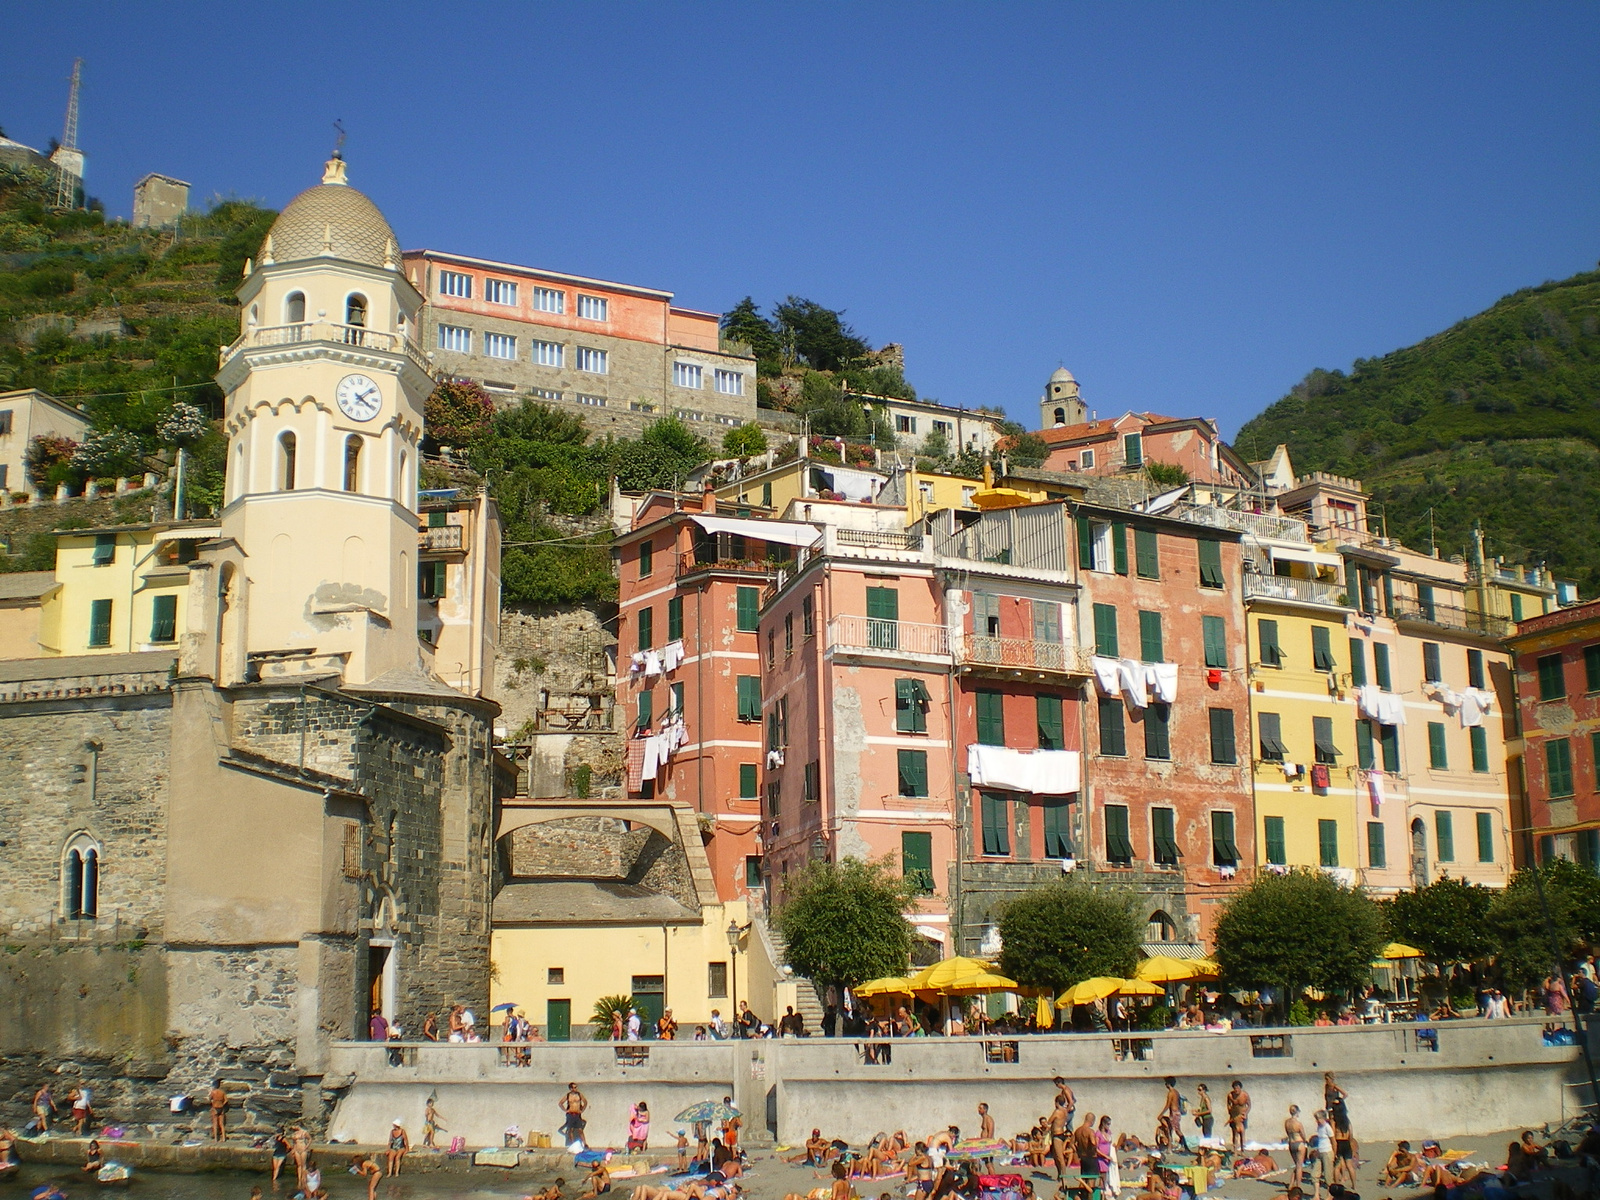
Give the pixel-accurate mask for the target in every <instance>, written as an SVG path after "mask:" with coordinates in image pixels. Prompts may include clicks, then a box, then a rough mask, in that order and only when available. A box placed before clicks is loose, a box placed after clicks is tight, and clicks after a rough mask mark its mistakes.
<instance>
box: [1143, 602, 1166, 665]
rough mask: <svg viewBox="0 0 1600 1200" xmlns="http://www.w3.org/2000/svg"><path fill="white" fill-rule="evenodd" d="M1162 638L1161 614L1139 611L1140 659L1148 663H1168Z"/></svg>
mask: <svg viewBox="0 0 1600 1200" xmlns="http://www.w3.org/2000/svg"><path fill="white" fill-rule="evenodd" d="M1165 649H1166V648H1165V647H1164V646H1163V645H1162V638H1161V614H1160V613H1158V612H1148V611H1146V610H1144V609H1140V610H1139V657H1140V659H1141V660H1143V661H1144V662H1147V663H1158V662H1166V661H1167V660H1166V654H1165Z"/></svg>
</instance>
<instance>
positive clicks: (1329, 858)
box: [1317, 821, 1339, 867]
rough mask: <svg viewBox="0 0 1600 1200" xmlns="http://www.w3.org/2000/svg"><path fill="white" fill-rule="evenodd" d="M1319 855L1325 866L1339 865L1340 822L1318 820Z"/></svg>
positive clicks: (1319, 859)
mask: <svg viewBox="0 0 1600 1200" xmlns="http://www.w3.org/2000/svg"><path fill="white" fill-rule="evenodd" d="M1317 855H1318V861H1319V862H1320V863H1321V864H1322V865H1323V866H1325V867H1337V866H1338V865H1339V822H1337V821H1318V822H1317Z"/></svg>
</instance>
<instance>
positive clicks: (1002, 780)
mask: <svg viewBox="0 0 1600 1200" xmlns="http://www.w3.org/2000/svg"><path fill="white" fill-rule="evenodd" d="M967 774H968V775H970V776H971V777H972V782H973V783H974V784H976V785H977V786H979V787H996V788H1006V789H1008V790H1010V791H1016V792H1029V793H1031V794H1033V795H1038V796H1065V795H1068V794H1070V793H1072V792H1076V791H1077V790H1078V789H1079V787H1080V786H1081V785H1082V770H1081V764H1080V762H1079V758H1078V752H1077V751H1076V750H1013V749H1011V747H1009V746H982V745H977V744H973V745H969V746H968V747H967Z"/></svg>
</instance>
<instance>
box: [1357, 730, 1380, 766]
mask: <svg viewBox="0 0 1600 1200" xmlns="http://www.w3.org/2000/svg"><path fill="white" fill-rule="evenodd" d="M1376 761H1377V760H1376V759H1375V758H1374V757H1373V753H1372V723H1371V722H1370V721H1357V722H1356V766H1358V767H1360V768H1361V769H1362V770H1363V771H1370V770H1372V766H1373V763H1374V762H1376Z"/></svg>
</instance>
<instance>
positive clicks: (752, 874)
mask: <svg viewBox="0 0 1600 1200" xmlns="http://www.w3.org/2000/svg"><path fill="white" fill-rule="evenodd" d="M744 885H745V887H747V888H758V887H760V886H761V856H760V855H759V854H749V855H746V856H745V860H744Z"/></svg>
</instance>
